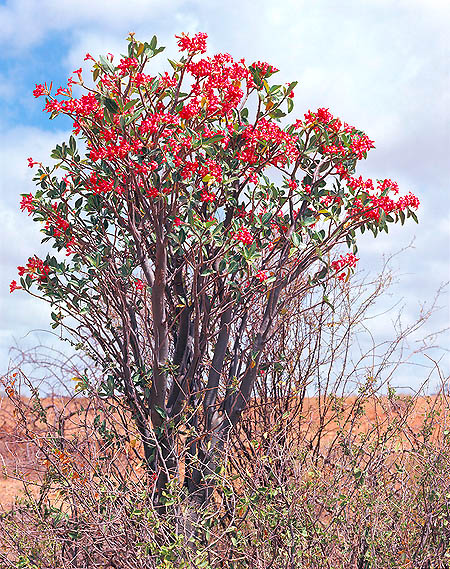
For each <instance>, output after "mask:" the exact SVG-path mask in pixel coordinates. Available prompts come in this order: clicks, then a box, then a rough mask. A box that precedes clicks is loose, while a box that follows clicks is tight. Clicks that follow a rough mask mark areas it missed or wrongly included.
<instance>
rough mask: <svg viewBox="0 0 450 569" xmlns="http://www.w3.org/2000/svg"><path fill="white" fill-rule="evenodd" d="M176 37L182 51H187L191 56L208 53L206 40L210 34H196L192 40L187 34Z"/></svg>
mask: <svg viewBox="0 0 450 569" xmlns="http://www.w3.org/2000/svg"><path fill="white" fill-rule="evenodd" d="M175 37H176V38H178V42H177V43H178V47H179V48H180V51H187V52H188V54H189V55H194V54H195V53H205V51H206V39H207V37H208V34H205V33H202V32H200V33H198V34H195V36H194V37H193V38H190V37H189V36H188V35H187V34H181V36H175Z"/></svg>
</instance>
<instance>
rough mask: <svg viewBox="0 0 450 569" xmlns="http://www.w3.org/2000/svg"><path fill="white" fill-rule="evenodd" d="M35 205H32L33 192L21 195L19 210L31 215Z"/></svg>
mask: <svg viewBox="0 0 450 569" xmlns="http://www.w3.org/2000/svg"><path fill="white" fill-rule="evenodd" d="M34 210H35V207H34V205H33V194H28V195H27V196H23V198H22V199H21V201H20V211H27V212H28V215H31V214H32V213H33V211H34Z"/></svg>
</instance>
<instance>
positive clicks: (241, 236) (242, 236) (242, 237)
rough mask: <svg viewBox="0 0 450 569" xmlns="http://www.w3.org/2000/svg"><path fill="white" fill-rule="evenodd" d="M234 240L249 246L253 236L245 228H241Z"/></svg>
mask: <svg viewBox="0 0 450 569" xmlns="http://www.w3.org/2000/svg"><path fill="white" fill-rule="evenodd" d="M234 238H235V239H236V241H240V242H241V243H244V245H251V244H252V243H253V235H252V234H251V233H250V231H249V230H248V229H247V228H246V227H242V228H241V229H239V231H238V232H237V233H236V234H235V236H234Z"/></svg>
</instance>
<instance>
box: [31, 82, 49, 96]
mask: <svg viewBox="0 0 450 569" xmlns="http://www.w3.org/2000/svg"><path fill="white" fill-rule="evenodd" d="M47 93H48V90H47V87H46V86H45V85H42V84H41V85H38V84H37V83H36V88H35V89H34V90H33V95H34V96H35V97H36V98H37V97H42V95H46V94H47Z"/></svg>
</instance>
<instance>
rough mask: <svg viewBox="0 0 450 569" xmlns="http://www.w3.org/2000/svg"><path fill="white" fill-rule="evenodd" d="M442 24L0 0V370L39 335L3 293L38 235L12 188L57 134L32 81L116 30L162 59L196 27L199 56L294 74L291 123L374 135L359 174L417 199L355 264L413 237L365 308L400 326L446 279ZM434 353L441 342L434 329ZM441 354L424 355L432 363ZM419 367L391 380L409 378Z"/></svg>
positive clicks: (353, 0) (408, 7) (116, 40)
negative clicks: (384, 293)
mask: <svg viewBox="0 0 450 569" xmlns="http://www.w3.org/2000/svg"><path fill="white" fill-rule="evenodd" d="M449 22H450V3H449V2H448V1H445V0H397V1H395V0H365V1H364V2H361V1H360V0H342V1H340V2H336V1H334V0H333V1H332V0H309V1H308V2H306V1H303V0H284V1H283V2H273V0H272V1H268V0H258V2H254V1H249V0H239V1H235V0H231V1H228V2H227V3H223V2H215V1H211V0H209V1H208V2H205V1H204V0H203V1H200V0H191V1H185V0H167V1H163V0H127V1H122V0H121V1H114V0H109V1H107V0H89V1H88V0H78V1H72V0H65V1H63V2H61V1H59V2H57V1H56V0H10V1H8V0H6V1H3V2H1V1H0V44H1V45H0V47H1V49H0V100H1V101H0V102H1V108H2V112H1V115H0V214H1V219H2V220H3V232H2V241H1V245H0V314H1V322H0V369H1V371H5V370H6V369H7V367H8V362H9V356H8V350H9V347H10V346H11V345H12V344H13V343H14V342H15V341H16V340H17V341H18V342H19V344H20V345H22V346H24V347H26V346H32V345H33V344H34V343H36V341H37V340H36V333H34V332H33V333H29V332H30V330H35V329H48V325H47V321H48V319H47V310H46V308H45V307H44V306H43V305H41V304H40V303H39V302H37V301H35V300H33V299H31V298H27V297H26V296H25V295H24V294H21V293H18V292H16V293H15V294H13V295H10V294H9V288H8V285H9V282H10V281H11V280H12V279H13V278H15V276H16V272H17V271H16V267H17V265H20V264H22V263H23V261H24V260H26V258H28V256H29V255H31V254H33V253H39V252H40V251H41V252H42V249H41V248H40V246H39V245H38V243H39V232H38V229H37V228H36V227H34V226H33V224H32V222H31V220H30V219H29V218H27V216H26V215H24V214H21V213H20V211H19V208H18V201H19V194H20V193H24V192H30V191H33V184H32V182H31V170H29V169H28V168H27V164H26V159H27V157H29V156H32V157H33V158H34V159H37V160H42V161H45V160H46V157H47V156H48V154H49V150H50V149H51V148H52V146H53V145H54V144H56V143H58V142H60V141H61V140H63V139H64V138H65V137H66V136H67V132H68V129H69V125H68V123H66V122H64V120H56V121H49V120H48V119H47V116H46V115H44V114H43V113H42V111H41V101H40V100H35V99H34V98H33V96H32V90H33V88H34V84H35V83H42V82H45V81H47V82H50V81H53V83H54V84H55V85H60V84H65V82H66V80H67V77H68V76H69V75H70V74H71V72H72V71H73V70H74V69H76V68H78V67H80V66H81V65H83V64H84V62H83V59H84V55H85V53H86V52H90V53H92V54H93V55H94V56H97V55H99V54H100V53H106V52H112V53H117V54H118V53H120V52H123V51H124V50H125V43H126V42H125V38H126V36H127V35H128V33H129V32H130V31H134V32H135V33H136V36H137V37H138V39H143V40H148V39H149V38H151V37H152V35H153V34H157V35H158V37H159V39H160V42H161V43H162V44H163V45H166V46H167V56H169V57H170V54H175V52H176V44H175V39H174V35H175V34H179V33H181V32H183V31H184V32H198V31H204V32H207V33H208V35H209V50H210V52H211V53H212V52H217V51H222V52H229V53H231V54H232V55H233V56H235V57H238V58H240V57H245V58H246V59H247V60H248V61H254V60H266V61H268V62H270V63H272V64H273V65H275V66H276V67H278V68H279V69H280V74H279V76H280V79H281V80H282V81H288V80H298V81H299V86H298V87H297V89H296V96H295V103H296V109H295V111H296V113H297V114H298V116H302V115H303V113H304V112H306V110H307V109H308V108H312V109H316V108H318V107H322V106H324V107H329V108H330V110H331V111H332V112H333V114H335V115H337V116H340V117H341V118H343V119H344V120H346V121H348V122H350V123H351V124H355V125H357V126H358V127H360V128H362V129H364V130H365V131H366V132H367V134H368V135H369V136H370V137H371V138H372V139H374V140H375V143H376V149H375V150H373V151H372V152H371V153H370V154H369V158H368V160H367V161H366V162H365V163H364V164H363V165H362V167H361V169H360V170H361V173H362V174H363V175H366V176H371V177H374V178H377V177H382V178H392V179H394V180H396V181H398V183H399V185H400V187H401V189H402V190H403V191H404V192H405V193H406V192H408V191H409V190H411V191H412V192H413V193H415V194H417V195H418V196H419V198H420V200H421V203H422V206H421V209H420V212H419V217H420V224H419V225H418V226H416V225H415V224H409V225H408V227H406V228H400V227H399V228H395V229H394V230H393V231H392V232H391V233H390V234H389V235H388V236H386V237H384V236H383V237H381V238H379V239H377V240H371V239H370V238H364V239H363V240H362V242H361V246H360V257H361V262H360V266H361V270H363V271H368V272H369V273H371V274H375V272H376V271H377V269H378V268H379V267H380V266H381V264H382V259H383V255H389V254H391V253H393V252H395V251H398V250H400V249H402V248H404V247H406V246H407V245H408V244H409V243H410V242H411V241H412V240H414V247H413V248H410V249H408V250H407V251H405V252H404V253H402V254H401V255H398V256H397V257H396V258H395V261H394V263H393V268H394V269H395V272H396V275H397V278H396V280H397V281H398V282H397V284H395V285H394V287H393V289H392V292H391V296H388V297H385V298H384V299H382V300H381V301H380V305H379V307H378V310H379V311H380V312H382V311H383V310H385V309H386V308H388V307H389V306H390V305H398V306H400V305H404V311H403V319H404V321H405V323H408V322H412V321H413V320H414V319H415V318H416V317H417V315H418V314H419V312H420V307H421V305H423V303H428V304H429V303H430V301H431V299H432V298H433V297H434V294H435V292H436V291H437V289H438V288H439V286H440V285H441V284H442V283H444V282H446V281H448V280H449V278H450V275H449V267H450V249H449V241H450V213H449V205H450V198H449V182H448V180H449V160H448V156H449V144H448V140H449V135H450V128H449V108H450V105H449V88H448V87H449V63H448V62H449V61H450V59H449V55H450V54H449V51H450V50H449V40H448V38H449V37H450V30H449V29H448V28H449ZM160 61H161V64H162V63H163V61H164V60H163V59H162V58H161V59H160ZM438 304H439V306H441V307H442V308H441V310H439V311H438V312H437V313H436V314H435V315H434V317H433V318H432V319H431V320H430V321H429V323H428V324H427V325H426V327H425V328H424V329H423V330H422V331H421V334H422V335H426V334H429V333H432V332H434V331H436V330H438V329H442V328H445V327H446V326H448V321H449V309H448V297H445V296H444V297H442V298H441V299H440V301H439V302H438ZM392 319H393V316H391V315H387V316H386V315H385V316H380V317H378V318H375V319H373V320H372V326H373V333H374V334H375V335H376V336H377V337H380V338H384V337H386V338H389V335H390V334H392V333H393V330H392ZM43 337H44V338H46V339H45V341H46V342H51V341H52V339H51V337H50V336H45V335H44V336H43ZM419 339H420V338H419V337H417V338H415V339H414V341H418V340H419ZM439 345H440V346H442V347H444V348H445V347H446V348H448V347H449V341H448V334H444V335H442V336H441V337H440V338H439ZM443 353H444V352H443V351H441V350H434V351H432V355H433V357H441V356H442V354H443ZM447 368H448V365H447ZM420 373H421V372H418V374H416V375H415V376H414V377H412V378H411V377H403V378H399V382H400V383H402V384H405V385H406V384H408V383H416V384H417V383H418V382H419V381H420ZM424 373H425V371H424Z"/></svg>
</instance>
